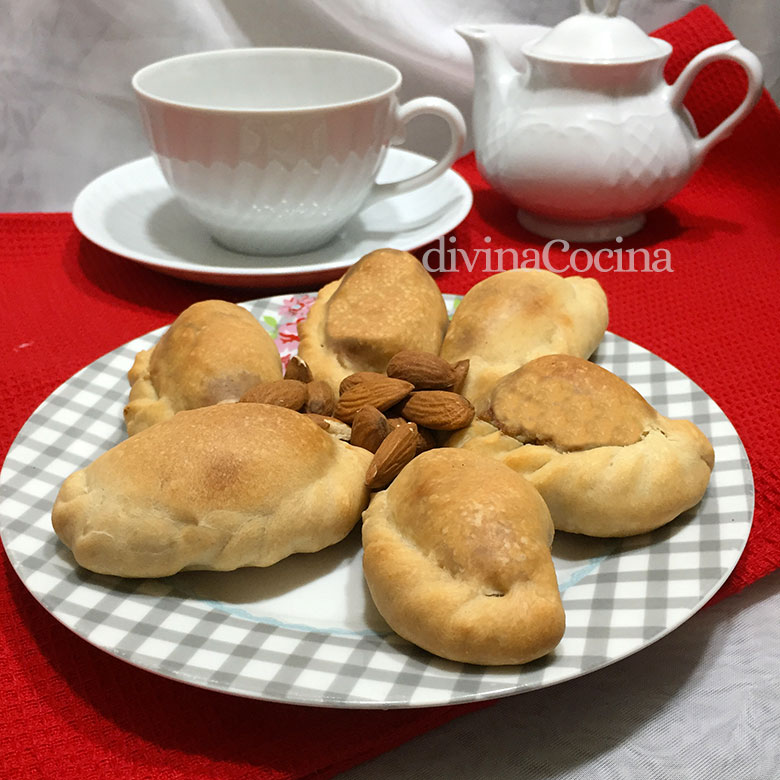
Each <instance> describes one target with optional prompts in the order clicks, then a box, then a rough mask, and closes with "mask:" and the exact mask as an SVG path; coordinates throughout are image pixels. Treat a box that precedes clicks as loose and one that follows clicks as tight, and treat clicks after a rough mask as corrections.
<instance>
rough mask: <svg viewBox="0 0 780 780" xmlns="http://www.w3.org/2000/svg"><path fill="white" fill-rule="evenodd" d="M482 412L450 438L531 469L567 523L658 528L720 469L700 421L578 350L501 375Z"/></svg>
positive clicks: (586, 529) (581, 529)
mask: <svg viewBox="0 0 780 780" xmlns="http://www.w3.org/2000/svg"><path fill="white" fill-rule="evenodd" d="M484 416H485V418H486V419H485V420H481V421H478V422H477V423H475V424H473V425H472V426H471V428H470V429H468V430H466V431H464V432H462V433H461V432H459V433H457V434H455V435H454V436H453V437H452V438H451V439H450V440H449V442H448V443H449V444H450V445H452V446H460V447H464V448H466V449H468V450H472V451H475V452H480V453H482V454H488V455H492V456H493V457H495V458H497V459H499V460H501V461H502V462H503V463H505V464H506V465H508V466H510V467H511V468H512V469H514V470H515V471H517V472H518V473H519V474H522V475H523V476H525V477H526V478H527V479H528V480H529V481H530V482H531V483H532V484H533V485H534V486H535V487H536V488H537V489H538V490H539V492H540V493H541V494H542V497H543V498H544V500H545V502H546V503H547V506H548V507H549V508H550V513H551V515H552V518H553V522H554V523H555V528H556V529H557V530H560V531H571V532H574V533H580V534H586V535H588V536H629V535H632V534H640V533H644V532H646V531H651V530H653V529H655V528H658V527H660V526H662V525H664V524H665V523H668V522H669V521H670V520H672V519H674V518H675V517H677V516H678V515H679V514H680V513H681V512H684V511H685V510H686V509H689V508H690V507H692V506H695V505H696V504H697V503H698V502H699V501H700V500H701V498H702V496H703V495H704V492H705V490H706V489H707V484H708V482H709V479H710V474H711V472H712V467H713V462H714V452H713V449H712V445H711V444H710V442H709V440H708V439H707V437H706V436H705V435H704V434H703V433H702V432H701V431H700V430H699V429H698V428H697V427H696V426H695V425H694V424H693V423H692V422H690V421H688V420H670V419H668V418H667V417H664V416H662V415H661V414H659V413H658V412H657V411H656V410H655V409H654V408H653V407H652V406H651V405H650V404H649V403H647V401H646V400H645V399H644V398H643V397H642V396H641V395H640V394H639V393H638V392H637V391H636V390H634V388H632V387H631V386H630V385H629V384H627V383H626V382H624V381H623V380H622V379H620V378H619V377H617V376H615V374H612V373H610V372H609V371H607V370H606V369H604V368H602V367H601V366H598V365H596V364H595V363H591V362H589V361H587V360H583V359H582V358H576V357H572V356H570V355H548V356H546V357H541V358H537V359H536V360H533V361H531V362H529V363H526V365H524V366H523V367H522V368H520V369H518V370H517V371H514V372H513V373H511V374H509V375H508V376H506V377H504V378H503V379H501V381H500V382H499V383H498V384H497V385H496V387H495V389H494V391H493V393H492V395H491V399H490V407H489V409H488V411H487V412H486V414H485V415H484Z"/></svg>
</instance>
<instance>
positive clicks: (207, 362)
mask: <svg viewBox="0 0 780 780" xmlns="http://www.w3.org/2000/svg"><path fill="white" fill-rule="evenodd" d="M281 378H282V363H281V359H280V357H279V352H278V351H277V349H276V345H275V344H274V342H273V339H272V338H271V337H270V336H269V335H268V334H267V333H266V331H265V329H264V328H263V326H262V325H261V324H260V323H259V322H258V321H257V320H256V319H255V318H254V317H253V316H252V315H251V314H250V313H249V312H248V311H247V310H246V309H243V308H241V306H236V304H234V303H229V302H228V301H201V302H199V303H194V304H193V305H192V306H190V307H189V308H187V309H185V310H184V311H183V312H182V313H181V314H180V315H179V316H178V317H177V318H176V320H175V321H174V322H173V324H172V325H171V327H170V328H168V330H167V331H166V332H165V333H164V334H163V336H162V338H160V340H159V341H158V342H157V344H156V345H155V346H154V347H152V349H147V350H144V351H142V352H139V353H138V355H137V356H136V359H135V362H134V363H133V367H132V368H131V369H130V371H129V372H128V379H129V380H130V384H131V389H130V402H129V403H128V404H127V406H126V407H125V424H126V425H127V432H128V434H130V435H131V436H132V435H133V434H135V433H138V432H139V431H142V430H144V428H148V427H149V426H150V425H153V424H154V423H157V422H160V421H161V420H167V419H168V418H169V417H173V415H174V414H176V412H180V411H182V410H184V409H197V408H199V407H201V406H211V405H212V404H217V403H223V402H226V401H238V399H239V398H240V397H241V396H242V395H243V393H244V392H245V391H247V390H248V389H249V388H250V387H252V386H253V385H256V384H257V383H258V382H265V381H271V380H274V379H281Z"/></svg>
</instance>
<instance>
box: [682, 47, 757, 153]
mask: <svg viewBox="0 0 780 780" xmlns="http://www.w3.org/2000/svg"><path fill="white" fill-rule="evenodd" d="M718 60H733V61H734V62H736V63H739V64H740V65H741V66H742V68H743V70H744V71H745V73H746V74H747V78H748V88H747V94H746V95H745V98H744V100H743V101H742V102H741V103H740V104H739V106H737V108H736V109H735V110H734V111H733V112H732V113H731V114H729V116H727V117H726V118H725V119H724V120H723V121H722V122H721V123H720V124H719V125H718V126H717V127H716V128H715V129H714V130H712V131H711V132H709V133H708V134H707V135H705V136H704V138H697V139H696V140H695V141H694V143H693V163H694V167H696V166H698V165H700V164H701V162H702V160H703V159H704V157H705V156H706V155H707V153H708V152H709V151H710V149H712V147H713V146H715V144H717V143H719V142H720V141H722V140H723V139H724V138H726V137H727V136H729V135H730V134H731V131H732V130H733V129H734V128H735V127H736V126H737V125H738V124H739V123H740V122H741V121H742V120H743V119H744V118H745V116H746V115H747V114H748V113H750V111H751V110H752V109H753V106H755V104H756V103H757V102H758V99H759V97H760V96H761V89H762V87H763V68H762V67H761V61H760V60H759V59H758V57H756V55H755V54H753V52H752V51H749V50H748V49H746V48H745V47H744V46H743V45H742V44H741V43H740V42H739V41H727V42H726V43H719V44H717V45H716V46H710V47H709V48H708V49H705V50H704V51H703V52H700V53H699V54H697V55H696V56H695V57H694V58H693V59H692V60H691V61H690V62H689V63H688V64H687V65H686V66H685V68H684V70H683V72H682V73H681V74H680V75H679V76H678V78H677V81H675V82H674V84H672V86H671V88H670V93H669V102H670V103H671V106H672V108H673V109H674V110H679V109H680V108H681V107H682V102H683V99H684V98H685V95H686V93H687V92H688V89H689V88H690V86H691V84H692V83H693V81H694V79H695V78H696V76H698V75H699V72H700V71H701V69H702V68H704V67H705V66H706V65H709V64H710V63H712V62H717V61H718Z"/></svg>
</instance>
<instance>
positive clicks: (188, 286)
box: [0, 9, 780, 780]
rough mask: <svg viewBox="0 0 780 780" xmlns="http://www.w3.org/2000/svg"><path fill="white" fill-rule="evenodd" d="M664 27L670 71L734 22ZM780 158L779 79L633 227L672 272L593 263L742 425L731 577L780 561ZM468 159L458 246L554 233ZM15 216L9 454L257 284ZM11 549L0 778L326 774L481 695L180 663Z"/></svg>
mask: <svg viewBox="0 0 780 780" xmlns="http://www.w3.org/2000/svg"><path fill="white" fill-rule="evenodd" d="M658 34H659V35H660V36H661V37H664V38H666V39H667V40H669V41H670V42H671V43H673V44H674V46H675V53H674V56H673V58H672V61H671V62H670V63H669V69H668V76H669V77H670V78H674V77H675V76H676V75H677V73H679V71H680V70H681V68H682V66H683V65H684V63H685V62H686V61H688V60H689V59H690V58H691V56H693V55H694V54H695V53H696V52H697V51H699V50H701V49H703V48H705V47H706V46H709V45H711V44H714V43H718V42H720V41H723V40H727V39H729V38H730V37H732V36H731V35H730V33H729V32H728V30H727V29H726V28H725V27H724V26H723V24H722V23H721V22H720V21H719V20H718V18H717V17H716V16H715V15H714V14H713V13H712V12H710V11H708V10H706V9H698V10H696V11H694V12H692V13H691V14H689V15H688V16H686V17H685V18H684V19H682V20H680V21H679V22H676V23H675V24H673V25H670V26H669V27H667V28H664V29H663V30H661V31H660V32H659V33H658ZM742 80H743V76H742V75H741V72H740V71H739V69H738V68H734V67H730V66H728V65H724V66H714V67H712V68H710V69H708V71H707V72H706V73H705V74H703V75H702V77H701V78H700V79H699V80H698V81H697V83H696V85H695V87H694V89H693V90H692V92H691V95H690V99H689V100H688V105H689V107H690V109H691V111H692V113H693V114H694V116H695V117H696V120H697V123H698V125H699V127H700V129H702V130H703V131H706V130H707V129H708V128H711V127H712V126H714V124H716V123H717V121H718V118H719V117H722V116H725V114H726V113H727V112H728V111H729V110H730V109H731V108H733V107H734V106H735V105H736V104H737V102H738V101H739V95H740V92H741V90H742ZM779 163H780V113H778V111H777V109H776V107H775V106H774V105H773V104H772V102H771V100H770V99H769V98H768V97H764V98H763V100H762V101H761V103H760V104H759V106H758V107H757V108H756V110H755V111H754V112H753V113H752V114H751V116H750V117H749V118H748V120H746V121H745V122H744V123H743V124H742V125H741V126H740V127H739V128H738V129H737V131H736V132H735V133H734V135H733V136H732V138H730V139H729V140H728V141H726V142H724V143H723V144H722V145H721V146H720V147H718V148H717V149H716V150H715V151H714V152H713V153H712V155H711V156H710V157H709V158H708V160H707V162H706V163H705V166H704V167H703V168H702V169H701V170H700V171H699V172H698V173H697V174H696V176H695V178H694V179H693V181H692V182H691V183H690V184H689V185H688V187H687V188H686V189H685V190H684V191H683V192H682V193H681V194H680V195H678V196H677V197H676V198H675V199H674V200H673V201H672V202H671V203H669V204H668V206H666V207H665V208H662V209H659V210H657V211H656V212H654V213H653V214H651V215H650V219H649V223H648V226H647V228H646V229H645V230H644V231H643V232H642V233H640V234H638V235H637V236H636V237H634V238H633V239H630V240H626V242H625V243H624V245H623V246H624V248H628V247H631V246H635V247H639V246H644V247H647V248H650V249H653V248H656V247H665V248H667V249H668V250H669V251H670V253H671V256H672V267H673V269H674V271H673V273H658V274H652V273H603V274H598V273H592V274H590V275H593V276H596V277H597V278H598V279H599V281H600V282H601V284H602V285H603V286H604V288H605V289H606V291H607V294H608V296H609V302H610V310H611V324H610V329H611V330H613V331H614V332H616V333H618V334H620V335H622V336H625V337H626V338H629V339H631V340H633V341H636V342H638V343H640V344H642V345H643V346H645V347H647V348H649V349H651V350H653V351H654V352H656V353H657V354H659V355H661V356H663V357H664V358H665V359H667V360H669V361H670V362H671V363H673V364H674V365H676V366H678V367H679V368H680V369H682V370H683V371H685V373H686V374H688V375H689V376H690V377H691V378H692V379H693V380H694V381H696V382H697V383H698V384H699V385H701V386H702V387H703V388H704V389H705V390H706V391H707V392H708V393H709V394H710V395H711V396H712V397H713V398H714V399H715V401H716V402H717V403H718V404H719V405H720V406H721V407H722V408H723V410H724V411H725V412H726V414H727V415H728V416H729V417H730V419H731V420H732V421H733V422H734V424H735V426H736V427H737V430H738V431H739V433H740V435H741V437H742V440H743V441H744V443H745V446H746V448H747V451H748V454H749V456H750V459H751V463H752V466H753V470H754V476H755V481H756V512H755V520H754V527H753V532H752V534H751V537H750V540H749V542H748V546H747V549H746V551H745V554H744V556H743V558H742V560H741V561H740V563H739V565H738V566H737V569H736V571H735V572H734V574H733V575H732V577H731V578H730V579H729V581H728V582H727V583H726V585H725V586H724V588H723V589H722V590H721V592H720V594H719V596H720V597H722V596H723V595H727V594H729V593H733V592H735V591H736V590H738V589H740V588H741V587H743V586H745V585H746V584H748V583H749V582H752V581H754V580H755V579H757V578H758V577H760V576H762V575H764V574H766V573H768V572H769V571H771V570H773V569H775V568H777V566H778V565H779V564H780V523H779V522H778V517H779V516H780V485H779V484H778V473H779V472H780V468H779V466H780V455H778V453H780V441H779V439H780V435H779V434H778V426H777V416H778V409H780V397H779V393H778V385H779V384H780V383H778V379H779V378H780V377H778V371H777V364H776V359H775V357H774V354H775V345H776V344H777V342H778V336H779V335H780V332H779V331H780V315H778V313H777V308H776V301H777V299H778V296H779V295H780V237H778V235H777V232H776V230H775V223H776V222H777V218H778V217H779V216H780V213H779V212H780V206H779V204H780V198H779V196H780V185H778V183H777V180H778V175H779V174H780V164H779ZM457 167H458V169H459V170H460V172H461V173H462V174H463V175H464V176H466V178H467V179H468V180H469V182H470V183H471V184H472V187H473V188H474V191H475V207H474V209H473V210H472V213H471V214H470V215H469V217H468V219H467V220H466V222H465V223H464V224H463V225H462V226H461V227H459V228H458V229H457V230H456V231H454V233H453V234H452V236H453V237H454V238H455V239H456V242H455V244H452V243H450V244H448V246H457V247H458V248H461V249H464V250H465V251H466V252H467V255H468V256H469V257H473V251H474V250H475V249H477V248H480V247H484V246H485V243H484V237H485V236H490V237H491V239H492V243H491V246H492V247H494V248H495V247H517V248H520V249H522V248H528V247H539V248H541V247H542V246H543V245H544V243H545V242H544V241H541V240H539V239H537V238H535V237H534V236H531V235H530V234H528V233H525V232H524V231H523V230H522V229H521V228H519V227H518V225H517V223H516V222H515V219H514V213H513V209H512V207H511V206H510V205H509V204H508V202H507V201H506V200H505V199H503V198H502V197H501V196H499V195H497V194H495V193H493V192H491V191H490V189H489V188H488V187H487V186H486V185H485V183H484V182H483V181H482V180H481V178H480V177H479V175H478V173H477V172H476V169H475V166H474V162H473V158H471V157H468V158H465V159H464V160H462V161H460V162H459V163H458V166H457ZM0 231H2V236H3V241H2V242H1V243H0V356H2V369H3V370H2V372H1V373H0V388H1V389H2V399H3V401H2V404H0V458H2V457H4V456H5V453H6V451H7V449H8V447H9V446H10V443H11V441H12V439H13V437H14V436H15V434H16V432H17V431H18V430H19V428H20V427H21V425H22V424H23V422H24V421H25V420H26V418H27V417H28V416H29V415H30V413H31V412H32V411H33V410H34V408H35V407H36V406H37V405H38V404H39V403H40V402H41V401H42V400H43V399H44V398H46V396H47V395H48V394H49V393H50V392H51V391H52V390H54V388H55V387H57V386H58V385H59V384H60V383H61V382H63V381H64V380H65V379H67V378H68V377H69V376H70V375H71V374H73V373H74V372H75V371H77V370H78V369H80V368H81V367H83V366H84V365H86V364H87V363H89V362H91V361H92V360H94V359H95V358H97V357H99V356H100V355H102V354H104V353H105V352H107V351H109V350H111V349H113V348H115V347H116V346H118V345H119V344H121V343H123V342H125V341H127V340H129V339H131V338H134V337H135V336H138V335H139V334H141V333H144V332H146V331H148V330H150V329H152V328H155V327H158V326H160V325H163V324H165V323H167V322H170V321H171V320H172V319H173V318H174V317H175V316H176V314H178V313H179V312H180V311H181V310H182V309H183V308H185V307H186V306H187V305H189V304H190V303H192V302H194V301H196V300H201V299H204V298H209V297H223V298H227V299H229V300H241V299H244V298H247V297H254V296H253V295H252V294H248V293H247V291H241V290H239V291H228V290H224V289H220V288H213V287H207V286H204V285H198V284H194V283H187V282H183V281H179V280H175V279H171V278H168V277H165V276H162V275H159V274H156V273H154V272H152V271H149V270H146V269H145V268H142V267H141V266H139V265H136V264H135V263H131V262H129V261H127V260H123V259H121V258H118V257H116V256H114V255H111V254H110V253H107V252H105V251H103V250H101V249H99V248H97V247H95V246H93V245H92V244H90V243H89V242H88V241H86V240H84V239H82V238H81V237H80V236H79V234H78V233H77V232H76V230H75V228H74V227H73V225H72V222H71V219H70V215H67V214H35V215H6V216H2V217H0ZM429 248H430V247H429ZM424 249H425V248H424ZM424 249H423V250H420V252H418V254H419V256H421V257H422V255H423V252H424ZM552 257H553V258H554V259H555V262H556V263H560V262H562V261H565V257H566V256H565V255H564V254H561V253H558V254H555V253H553V255H552ZM484 275H485V273H484V272H483V271H482V270H480V269H479V268H475V269H474V270H473V271H472V272H469V271H468V270H467V269H465V268H460V269H459V270H458V271H457V272H456V273H442V274H439V275H438V281H439V283H440V285H441V288H442V289H443V290H444V291H446V292H465V291H466V290H467V289H468V288H469V287H470V286H471V285H472V284H473V283H475V282H476V281H478V280H479V279H481V278H483V277H484ZM288 289H289V288H288ZM0 560H2V577H0V626H1V627H2V628H0V691H2V694H1V695H2V699H1V700H0V777H2V778H9V779H14V778H19V779H20V780H21V779H23V780H31V779H33V778H46V780H48V778H52V777H57V778H71V777H74V778H75V777H78V778H79V780H93V779H94V780H98V779H100V780H103V779H104V778H107V777H111V778H122V779H124V778H132V779H135V778H139V779H140V778H152V779H154V780H156V779H158V778H159V779H160V780H162V779H163V778H164V779H165V780H172V779H173V780H175V779H176V778H182V779H183V778H187V779H188V780H193V779H195V778H219V779H220V780H230V779H231V778H248V777H252V778H274V779H276V778H279V779H280V780H281V779H284V780H288V779H290V778H305V777H310V778H313V777H317V778H327V777H332V776H333V775H334V774H336V773H338V772H339V771H341V770H343V769H346V768H348V767H350V766H353V765H354V764H357V763H359V762H360V761H363V760H366V759H368V758H370V757H372V756H374V755H377V754H379V753H380V752H382V751H385V750H388V749H390V748H392V747H394V746H395V745H398V744H400V743H402V742H403V741H405V740H407V739H409V738H411V737H412V736H414V735H416V734H419V733H422V732H424V731H426V730H428V729H430V728H433V727H435V726H436V725H438V724H440V723H443V722H445V721H447V720H449V719H451V718H453V717H455V716H456V715H459V714H463V713H465V712H468V711H470V710H471V709H473V706H461V707H449V708H443V709H433V710H417V711H394V712H349V711H338V710H330V711H325V710H317V709H312V708H307V707H295V706H287V705H280V704H271V703H266V702H258V701H250V700H244V699H238V698H234V697H230V696H226V695H223V694H218V693H213V692H209V691H203V690H199V689H195V688H191V687H189V686H186V685H184V684H180V683H176V682H172V681H169V680H165V679H163V678H159V677H156V676H154V675H152V674H150V673H148V672H145V671H141V670H138V669H135V668H133V667H131V666H129V665H127V664H124V663H123V662H121V661H119V660H118V659H115V658H113V657H112V656H109V655H107V654H105V653H102V652H100V651H99V650H96V649H95V648H93V647H92V646H90V645H88V644H87V643H86V642H84V641H83V640H81V639H80V638H78V637H77V636H75V635H74V634H72V633H71V632H70V631H69V630H67V629H66V628H64V627H63V626H61V625H60V624H59V623H57V622H56V621H55V620H54V619H53V618H52V617H51V616H50V615H49V614H48V613H47V612H46V611H45V610H44V609H43V608H42V607H40V606H39V605H38V604H37V603H36V602H35V601H34V599H33V598H32V597H31V596H30V595H29V593H28V592H27V590H26V589H25V588H24V586H23V585H22V584H21V583H20V581H19V579H18V578H17V576H16V574H15V573H14V572H13V570H12V568H11V566H10V564H9V563H8V560H7V558H6V557H5V555H4V554H3V555H2V556H0ZM478 706H479V705H478Z"/></svg>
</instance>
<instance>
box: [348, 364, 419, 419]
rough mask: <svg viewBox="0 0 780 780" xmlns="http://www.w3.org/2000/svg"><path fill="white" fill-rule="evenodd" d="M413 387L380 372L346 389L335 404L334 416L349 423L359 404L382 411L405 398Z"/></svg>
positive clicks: (408, 383)
mask: <svg viewBox="0 0 780 780" xmlns="http://www.w3.org/2000/svg"><path fill="white" fill-rule="evenodd" d="M413 389H414V388H413V386H412V384H411V383H410V382H404V381H403V380H402V379H391V378H390V377H386V376H382V375H381V374H380V375H379V376H378V378H377V379H369V380H368V381H363V382H359V383H358V384H356V385H353V386H352V387H350V388H349V390H346V391H345V392H344V393H343V394H342V396H341V398H339V402H338V404H336V411H335V412H334V417H338V418H339V420H343V421H344V422H347V423H351V422H352V420H353V419H354V417H355V414H356V413H357V411H358V409H360V407H361V406H375V407H376V408H377V409H379V411H380V412H383V411H384V410H385V409H389V408H390V407H391V406H392V405H393V404H396V403H398V402H399V401H400V400H402V399H403V398H406V396H407V395H409V393H410V392H411V391H412V390H413Z"/></svg>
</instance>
